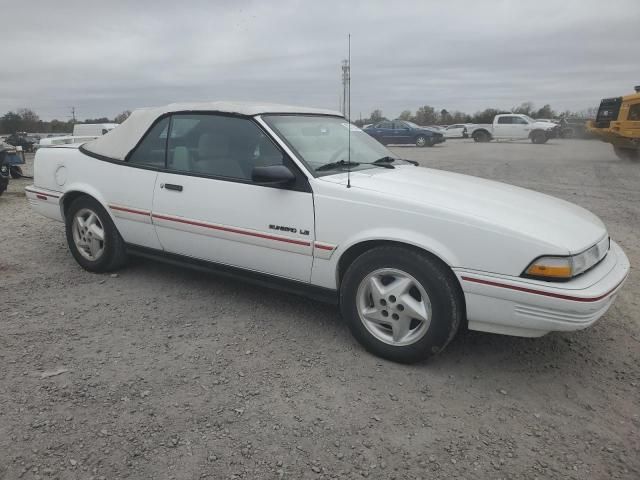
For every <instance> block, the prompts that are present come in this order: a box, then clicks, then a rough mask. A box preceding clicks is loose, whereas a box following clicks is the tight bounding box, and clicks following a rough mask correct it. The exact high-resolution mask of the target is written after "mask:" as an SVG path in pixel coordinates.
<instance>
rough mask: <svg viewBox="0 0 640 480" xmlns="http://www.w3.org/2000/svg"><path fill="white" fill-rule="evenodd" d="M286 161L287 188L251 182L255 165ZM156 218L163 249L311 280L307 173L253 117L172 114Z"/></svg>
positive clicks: (155, 202)
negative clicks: (290, 173)
mask: <svg viewBox="0 0 640 480" xmlns="http://www.w3.org/2000/svg"><path fill="white" fill-rule="evenodd" d="M268 165H285V166H287V167H288V168H290V169H291V170H292V171H293V172H294V174H295V175H296V180H295V182H293V183H292V184H291V185H288V186H286V187H275V186H267V185H260V184H257V183H254V182H253V181H252V180H251V178H252V169H253V168H254V167H259V166H268ZM153 222H154V225H155V228H156V232H157V234H158V238H159V239H160V242H161V243H162V246H163V247H164V249H165V250H166V251H167V252H171V253H175V254H179V255H185V256H188V257H193V258H197V259H203V260H207V261H211V262H215V263H218V264H224V265H230V266H233V267H239V268H243V269H247V270H251V271H255V272H261V273H268V274H273V275H278V276H281V277H286V278H290V279H294V280H300V281H304V282H308V281H309V280H310V276H311V265H312V260H313V258H312V244H313V239H314V238H313V235H314V214H313V198H312V193H311V190H310V188H309V185H308V182H307V180H306V177H304V174H303V173H302V172H301V171H300V170H299V169H297V167H296V166H295V165H294V164H293V162H292V161H291V160H290V159H289V158H288V157H287V156H286V155H285V154H284V153H283V152H282V151H281V150H280V149H279V148H278V147H277V146H276V145H275V144H274V143H273V141H272V140H271V139H270V138H269V137H267V136H266V134H265V133H264V132H263V131H262V130H261V129H260V127H258V125H257V124H256V123H255V122H254V121H253V120H252V119H250V118H245V117H238V116H230V115H218V114H209V113H206V114H204V113H203V114H174V115H173V116H172V117H171V125H170V135H169V141H168V149H167V169H166V171H163V172H160V173H159V175H158V179H157V181H156V188H155V194H154V199H153Z"/></svg>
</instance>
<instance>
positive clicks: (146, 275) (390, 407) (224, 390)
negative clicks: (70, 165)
mask: <svg viewBox="0 0 640 480" xmlns="http://www.w3.org/2000/svg"><path fill="white" fill-rule="evenodd" d="M395 151H396V153H398V154H399V155H402V156H404V157H408V158H414V159H418V160H419V161H420V163H421V164H422V165H424V166H431V167H435V168H442V169H446V170H453V171H458V172H463V173H470V174H473V175H478V176H481V177H486V178H492V179H498V180H502V181H505V182H508V183H513V184H517V185H521V186H525V187H528V188H532V189H535V190H539V191H542V192H545V193H549V194H552V195H556V196H559V197H562V198H564V199H567V200H570V201H572V202H575V203H577V204H580V205H582V206H584V207H586V208H588V209H590V210H592V211H593V212H595V213H596V214H597V215H599V216H600V217H601V218H602V219H603V220H604V221H605V223H606V224H607V226H608V227H609V230H610V233H611V235H612V237H613V238H614V239H615V240H616V241H617V242H619V243H620V244H621V245H622V247H623V248H624V249H625V251H626V252H627V254H628V256H629V258H630V260H631V264H632V266H635V265H637V264H638V262H640V239H639V236H638V234H639V232H640V188H639V187H640V164H637V163H635V164H634V163H631V162H622V161H620V160H618V159H616V158H615V157H614V155H613V153H612V150H611V147H610V146H608V145H605V144H602V143H599V142H596V141H580V140H572V141H563V140H555V141H552V142H550V143H549V144H547V145H531V144H530V143H524V142H523V143H509V144H507V143H501V144H495V143H491V144H474V143H473V142H471V141H462V140H459V141H457V140H452V141H448V142H447V143H446V144H444V145H441V146H437V147H435V148H424V149H417V148H408V147H404V148H396V149H395ZM28 183H29V181H28V180H20V181H12V183H11V186H10V191H9V192H7V193H6V194H5V195H3V196H2V197H0V293H1V297H2V308H1V309H0V329H1V330H0V364H1V365H2V367H1V368H0V479H15V478H24V479H33V478H60V479H76V478H77V479H90V478H94V479H102V478H104V479H117V478H132V479H138V478H140V479H147V478H158V479H169V478H173V479H197V478H211V479H218V478H222V479H224V478H243V479H263V478H264V479H280V478H290V479H300V478H309V479H321V478H362V477H367V478H381V479H393V478H396V479H418V478H423V479H427V478H429V479H431V478H458V479H460V478H465V479H485V478H488V479H507V478H509V479H534V478H539V479H549V478H558V479H566V478H568V479H610V478H624V479H638V478H640V436H639V432H640V396H639V393H640V389H639V387H640V326H639V324H638V317H639V312H640V304H639V301H640V300H639V298H638V286H639V285H638V283H639V280H638V278H639V277H638V275H637V274H636V273H635V272H632V275H631V277H630V279H629V281H628V282H627V284H626V286H625V288H624V290H623V291H622V293H621V294H620V295H619V296H618V299H617V301H616V303H615V304H614V306H613V307H612V309H611V310H610V311H609V312H608V313H607V315H606V316H605V317H604V318H603V319H602V320H601V321H600V322H598V323H597V324H596V325H595V326H593V327H592V328H590V329H588V330H585V331H581V332H575V333H554V334H550V335H547V336H546V337H543V338H539V339H523V338H512V337H505V336H499V335H491V334H483V333H477V332H463V333H461V334H460V335H459V336H458V337H457V338H456V339H455V340H454V342H453V343H452V344H451V345H450V346H449V348H448V349H447V350H446V351H445V352H444V353H443V354H441V355H440V356H438V357H436V358H433V359H432V360H430V361H429V362H427V363H423V364H419V365H414V366H405V365H397V364H393V363H390V362H387V361H384V360H381V359H379V358H376V357H373V356H371V355H370V354H368V353H366V352H365V351H364V350H363V349H362V348H361V347H360V346H359V345H358V344H357V343H356V342H355V341H354V340H353V338H352V337H351V335H350V334H349V332H348V330H347V328H346V326H345V325H343V324H342V323H341V321H340V319H339V316H338V311H337V309H336V308H334V307H330V306H326V305H323V304H319V303H315V302H313V301H310V300H306V299H304V298H298V297H295V296H289V295H286V294H283V293H279V292H274V291H270V290H266V289H262V288H258V287H253V286H247V285H245V284H242V283H239V282H233V281H229V280H227V279H220V278H217V277H214V276H208V275H205V274H202V273H195V272H193V271H190V270H186V269H180V268H176V267H171V266H166V265H163V264H158V263H153V262H149V261H142V260H136V261H133V262H132V263H131V264H130V266H129V267H128V268H126V269H124V270H122V271H121V272H119V273H118V274H117V275H108V274H107V275H95V274H91V273H87V272H85V271H83V270H82V269H81V268H80V267H79V266H78V265H77V264H76V263H75V262H74V260H73V259H72V257H71V255H70V254H69V252H68V251H67V247H66V244H65V238H64V232H63V227H62V224H59V223H56V222H53V221H50V220H47V219H45V218H42V217H40V216H37V215H35V214H33V213H32V212H31V211H30V209H29V207H28V204H27V202H26V200H25V197H24V195H23V193H22V189H23V187H24V186H26V185H27V184H28ZM58 369H64V370H63V371H62V373H60V372H61V371H60V370H58ZM43 373H45V374H46V373H60V374H59V375H55V376H50V377H46V378H43Z"/></svg>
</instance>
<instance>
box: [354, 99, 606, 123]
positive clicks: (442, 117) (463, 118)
mask: <svg viewBox="0 0 640 480" xmlns="http://www.w3.org/2000/svg"><path fill="white" fill-rule="evenodd" d="M500 113H521V114H524V115H529V116H530V117H532V118H558V117H567V118H584V119H588V118H594V117H595V114H596V109H595V108H589V109H586V110H583V111H581V112H571V111H569V110H566V111H564V112H561V113H559V112H556V111H555V110H553V108H551V105H549V104H546V105H544V106H542V107H541V108H539V109H536V108H535V106H534V105H533V103H532V102H524V103H522V104H520V105H519V106H517V107H513V108H512V109H511V110H509V111H507V110H504V109H500V108H487V109H485V110H482V111H479V112H476V113H474V114H472V115H470V114H468V113H464V112H459V111H453V112H449V111H448V110H447V109H445V108H443V109H442V110H436V109H435V108H434V107H432V106H430V105H424V106H422V107H420V108H418V109H417V110H416V112H415V113H413V112H412V111H411V110H405V111H403V112H402V113H401V114H400V115H399V116H398V118H399V119H400V120H408V121H410V122H413V123H417V124H418V125H424V126H427V125H453V124H455V123H491V122H493V117H495V116H496V115H498V114H500ZM382 120H391V119H389V118H387V117H385V116H384V115H383V113H382V111H381V110H379V109H376V110H374V111H373V112H371V115H369V117H368V118H363V119H359V120H356V121H354V123H355V124H356V125H358V126H360V127H362V126H363V125H368V124H373V123H378V122H380V121H382Z"/></svg>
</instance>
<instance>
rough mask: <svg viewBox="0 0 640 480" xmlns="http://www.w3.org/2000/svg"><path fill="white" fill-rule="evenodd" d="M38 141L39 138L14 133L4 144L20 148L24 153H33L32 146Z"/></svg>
mask: <svg viewBox="0 0 640 480" xmlns="http://www.w3.org/2000/svg"><path fill="white" fill-rule="evenodd" d="M39 141H40V139H39V138H37V137H33V136H30V135H27V134H25V133H14V134H11V135H9V136H8V137H7V138H5V140H4V142H5V143H8V144H9V145H13V146H14V147H22V149H23V150H24V151H25V152H33V151H34V145H35V144H37V143H38V142H39Z"/></svg>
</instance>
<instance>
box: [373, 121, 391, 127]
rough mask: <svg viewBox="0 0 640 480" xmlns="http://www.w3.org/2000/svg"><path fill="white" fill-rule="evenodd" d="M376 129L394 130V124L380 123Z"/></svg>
mask: <svg viewBox="0 0 640 480" xmlns="http://www.w3.org/2000/svg"><path fill="white" fill-rule="evenodd" d="M376 128H393V124H392V123H391V122H380V123H379V124H378V125H376Z"/></svg>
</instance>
